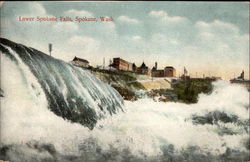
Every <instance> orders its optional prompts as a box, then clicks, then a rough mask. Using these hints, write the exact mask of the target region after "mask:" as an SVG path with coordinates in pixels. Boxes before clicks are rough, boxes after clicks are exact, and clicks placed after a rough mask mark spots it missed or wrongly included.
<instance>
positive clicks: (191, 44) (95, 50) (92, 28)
mask: <svg viewBox="0 0 250 162" xmlns="http://www.w3.org/2000/svg"><path fill="white" fill-rule="evenodd" d="M19 16H27V17H37V16H40V17H52V16H57V17H60V16H70V17H72V18H73V19H74V18H75V16H79V17H84V16H86V17H96V18H99V17H100V16H107V17H112V18H113V19H114V21H113V22H101V21H98V22H81V23H78V22H75V21H73V22H41V23H40V22H36V21H35V22H20V21H18V17H19ZM1 28H2V29H1V30H2V31H1V35H2V37H5V38H8V39H11V40H13V41H16V42H19V43H23V44H25V45H27V46H31V47H34V48H37V49H39V50H41V51H43V52H45V53H48V49H47V48H48V47H47V46H48V43H50V42H51V43H53V46H54V48H53V52H52V55H53V56H54V57H56V58H59V59H62V60H64V61H70V60H72V59H73V57H74V56H78V57H81V58H85V59H87V60H89V61H90V64H91V65H93V66H96V65H101V64H102V60H103V57H105V59H106V63H107V62H108V60H109V59H110V58H113V57H122V58H124V59H126V60H128V61H130V62H135V63H136V64H137V65H140V64H141V63H142V61H144V62H145V63H146V64H147V65H149V66H150V67H152V66H153V65H154V62H156V61H157V62H158V67H160V68H163V67H165V66H174V67H175V68H176V70H177V74H178V75H179V74H180V73H182V71H183V67H184V66H185V67H186V68H187V69H188V71H189V72H190V73H191V75H193V76H195V75H196V73H197V75H198V76H202V74H203V73H204V74H205V75H209V74H210V75H214V76H222V77H223V78H224V79H230V78H232V77H234V75H235V76H237V75H239V73H240V72H241V70H245V71H246V74H248V73H249V3H248V2H163V1H158V2H69V1H68V2H4V4H3V5H2V7H1ZM247 76H248V75H247Z"/></svg>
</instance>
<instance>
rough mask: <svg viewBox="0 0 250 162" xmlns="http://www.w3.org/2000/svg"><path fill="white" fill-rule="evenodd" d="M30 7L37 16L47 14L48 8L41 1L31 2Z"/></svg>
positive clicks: (31, 11) (30, 10)
mask: <svg viewBox="0 0 250 162" xmlns="http://www.w3.org/2000/svg"><path fill="white" fill-rule="evenodd" d="M28 9H29V12H30V13H31V14H36V15H37V16H42V15H46V10H45V8H44V6H43V5H42V4H40V3H39V2H32V3H29V7H28Z"/></svg>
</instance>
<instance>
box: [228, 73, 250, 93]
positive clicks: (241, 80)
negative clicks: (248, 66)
mask: <svg viewBox="0 0 250 162" xmlns="http://www.w3.org/2000/svg"><path fill="white" fill-rule="evenodd" d="M230 82H231V83H232V84H239V85H243V86H245V87H246V88H247V89H248V90H249V91H250V80H246V79H245V77H244V71H242V72H241V74H240V76H239V77H237V78H234V79H231V80H230Z"/></svg>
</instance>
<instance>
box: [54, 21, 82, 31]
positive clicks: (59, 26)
mask: <svg viewBox="0 0 250 162" xmlns="http://www.w3.org/2000/svg"><path fill="white" fill-rule="evenodd" d="M53 29H54V30H55V31H56V32H67V33H68V32H70V33H71V32H75V31H77V30H78V29H79V27H78V25H77V24H76V23H74V22H58V23H56V24H54V25H53Z"/></svg>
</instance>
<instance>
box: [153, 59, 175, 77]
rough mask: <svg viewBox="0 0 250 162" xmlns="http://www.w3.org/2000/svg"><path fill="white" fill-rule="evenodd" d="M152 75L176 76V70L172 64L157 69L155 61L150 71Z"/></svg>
mask: <svg viewBox="0 0 250 162" xmlns="http://www.w3.org/2000/svg"><path fill="white" fill-rule="evenodd" d="M151 76H152V77H176V70H175V68H174V67H172V66H167V67H165V68H164V69H160V70H159V69H157V62H156V63H155V66H154V67H153V68H152V71H151Z"/></svg>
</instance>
